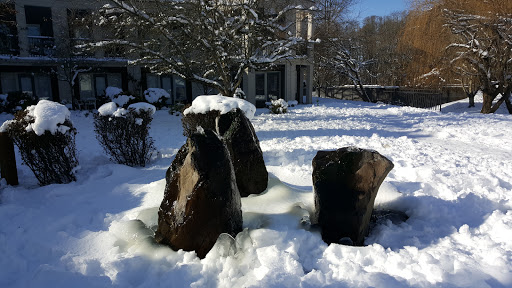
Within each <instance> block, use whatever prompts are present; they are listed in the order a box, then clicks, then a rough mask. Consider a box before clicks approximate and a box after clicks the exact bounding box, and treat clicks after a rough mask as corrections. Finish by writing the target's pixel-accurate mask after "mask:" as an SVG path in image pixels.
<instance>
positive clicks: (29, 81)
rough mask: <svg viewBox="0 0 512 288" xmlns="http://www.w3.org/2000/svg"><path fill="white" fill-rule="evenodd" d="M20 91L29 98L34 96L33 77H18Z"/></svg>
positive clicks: (21, 75) (22, 75)
mask: <svg viewBox="0 0 512 288" xmlns="http://www.w3.org/2000/svg"><path fill="white" fill-rule="evenodd" d="M18 77H19V84H20V90H19V91H21V92H22V93H27V94H29V95H30V96H33V95H34V90H35V89H34V76H32V75H27V74H20V75H19V76H18Z"/></svg>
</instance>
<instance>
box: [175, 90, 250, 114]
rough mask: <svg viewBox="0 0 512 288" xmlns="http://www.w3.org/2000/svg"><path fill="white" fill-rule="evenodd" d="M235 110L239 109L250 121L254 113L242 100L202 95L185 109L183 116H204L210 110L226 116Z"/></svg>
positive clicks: (246, 102)
mask: <svg viewBox="0 0 512 288" xmlns="http://www.w3.org/2000/svg"><path fill="white" fill-rule="evenodd" d="M236 108H240V110H242V111H243V112H244V114H245V117H247V118H249V119H252V118H253V117H254V113H255V112H256V107H255V106H254V105H253V104H251V103H250V102H248V101H245V100H243V99H238V98H233V97H226V96H222V95H203V96H198V97H197V98H196V99H194V101H192V106H190V107H189V108H187V109H186V110H185V111H184V112H183V114H185V115H187V114H189V113H196V114H204V113H207V112H210V111H212V110H217V111H220V114H226V113H228V112H229V111H231V110H233V109H236Z"/></svg>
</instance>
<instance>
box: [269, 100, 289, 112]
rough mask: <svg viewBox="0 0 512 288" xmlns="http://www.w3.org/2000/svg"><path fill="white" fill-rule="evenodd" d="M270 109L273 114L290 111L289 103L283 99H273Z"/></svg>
mask: <svg viewBox="0 0 512 288" xmlns="http://www.w3.org/2000/svg"><path fill="white" fill-rule="evenodd" d="M268 109H269V110H270V113H272V114H283V113H286V112H288V103H286V101H284V100H283V99H277V100H272V102H271V103H270V105H269V106H268Z"/></svg>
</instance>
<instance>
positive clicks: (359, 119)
mask: <svg viewBox="0 0 512 288" xmlns="http://www.w3.org/2000/svg"><path fill="white" fill-rule="evenodd" d="M315 102H316V100H315ZM477 102H478V99H477ZM477 104H480V105H481V103H477ZM466 106H467V100H464V101H462V102H460V103H453V104H450V105H447V106H446V107H444V108H443V110H444V111H443V112H442V113H440V112H434V111H426V110H421V109H414V108H404V107H393V106H388V105H382V104H368V103H361V102H350V101H338V100H329V99H319V102H318V105H315V106H312V105H300V106H298V107H295V108H290V109H289V111H290V112H289V113H287V114H282V115H270V114H269V113H268V111H267V110H265V109H258V110H257V111H256V115H255V117H254V118H253V119H252V122H253V124H254V127H255V129H256V131H257V135H258V137H259V139H260V141H261V147H262V149H263V153H264V157H265V161H266V164H267V167H268V170H269V172H270V173H271V174H272V175H271V177H270V181H269V184H270V185H269V189H268V190H267V191H266V192H265V193H263V194H262V195H259V196H253V197H249V198H245V199H243V200H242V210H243V213H244V214H243V217H244V227H245V228H247V229H246V230H245V231H244V232H242V233H241V234H239V236H238V237H237V239H236V240H235V241H234V240H232V239H230V238H228V237H222V239H220V240H219V241H218V243H217V246H216V247H214V249H213V250H212V251H211V252H210V253H209V254H208V255H207V257H206V258H205V259H203V260H200V259H198V258H197V257H196V256H195V253H193V252H183V251H178V252H175V251H172V250H170V249H169V248H167V247H164V246H159V245H157V244H155V243H154V242H153V240H152V238H151V236H152V230H151V229H154V228H155V225H156V223H157V210H158V207H159V205H160V201H161V200H162V198H163V191H164V185H165V179H164V177H165V172H166V169H167V167H168V166H169V164H170V163H171V161H172V160H173V158H174V155H175V154H176V152H177V150H178V149H179V148H180V146H181V145H182V144H183V143H184V142H185V138H184V136H182V128H181V122H180V118H179V117H176V116H172V115H169V114H168V113H167V111H157V113H156V114H155V115H154V117H155V118H154V120H153V123H152V125H151V127H152V128H151V131H150V133H151V135H152V137H153V138H154V139H155V146H156V147H157V148H158V151H159V156H158V158H157V159H155V160H154V161H153V162H152V163H151V164H150V165H149V166H148V167H146V168H130V167H127V166H122V165H117V164H112V163H111V162H110V161H109V160H108V158H107V156H105V154H104V153H103V151H102V150H101V147H100V146H99V144H98V142H97V141H96V139H95V135H94V132H93V123H92V121H93V120H92V115H89V116H86V113H85V112H76V111H75V112H72V113H71V119H72V121H73V122H74V125H75V127H76V128H77V130H78V132H79V134H78V135H77V148H78V149H79V153H80V154H79V160H80V165H81V169H80V170H79V172H78V177H77V178H78V181H77V182H73V183H70V184H64V185H50V186H46V187H39V186H38V185H37V181H36V179H35V177H34V176H33V174H32V172H31V171H30V170H29V169H28V168H27V167H26V166H22V165H18V173H19V176H20V182H21V184H20V186H18V187H5V185H2V186H0V187H1V188H0V189H2V190H1V192H0V193H1V203H0V218H1V224H0V254H1V255H2V256H1V257H0V287H74V288H78V287H111V286H115V287H187V286H192V287H215V286H221V287H300V286H301V287H317V286H331V287H368V286H373V287H409V286H415V287H433V286H436V287H454V286H464V287H511V286H512V241H511V239H512V202H511V199H512V160H511V158H512V136H511V135H512V116H510V115H505V114H498V115H481V114H478V113H476V111H478V109H479V108H478V107H477V108H475V109H471V110H468V109H466V108H465V107H466ZM477 106H478V105H477ZM450 111H451V112H450ZM11 118H12V116H11V115H6V114H1V115H0V121H1V122H3V121H4V120H7V119H11ZM349 145H355V146H358V147H361V148H369V149H374V150H377V151H379V152H380V153H381V154H383V155H384V156H386V157H388V158H389V159H390V160H392V161H393V163H394V164H395V168H394V169H393V170H392V171H391V172H390V174H389V175H388V177H387V178H386V180H385V182H384V183H383V184H382V186H381V189H380V191H379V194H378V196H377V200H376V205H377V206H379V207H381V208H389V209H397V210H401V211H404V212H406V213H407V214H408V215H409V217H410V218H409V220H408V221H407V222H405V223H401V224H398V225H395V224H392V223H391V222H387V223H382V224H381V225H378V226H377V227H376V228H375V229H374V230H373V231H372V232H371V234H370V235H369V237H368V238H367V239H366V244H367V246H366V247H349V246H342V245H330V246H327V245H326V244H325V243H323V242H322V240H321V237H320V234H319V233H318V232H317V231H307V230H306V229H304V227H303V226H302V225H301V221H300V220H301V219H302V218H303V217H305V216H308V212H310V211H312V209H313V192H312V180H311V172H312V167H311V160H312V159H313V157H314V156H315V154H316V152H317V151H318V150H321V149H337V148H341V147H344V146H349ZM17 158H18V161H19V162H18V164H20V163H21V159H19V156H17ZM137 219H138V220H137Z"/></svg>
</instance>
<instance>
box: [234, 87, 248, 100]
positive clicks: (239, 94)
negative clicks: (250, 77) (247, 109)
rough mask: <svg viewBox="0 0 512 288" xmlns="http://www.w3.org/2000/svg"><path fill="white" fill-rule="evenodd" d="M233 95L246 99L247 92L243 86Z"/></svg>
mask: <svg viewBox="0 0 512 288" xmlns="http://www.w3.org/2000/svg"><path fill="white" fill-rule="evenodd" d="M233 97H235V98H239V99H245V98H246V97H245V92H244V90H242V89H241V88H236V90H235V95H233Z"/></svg>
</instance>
